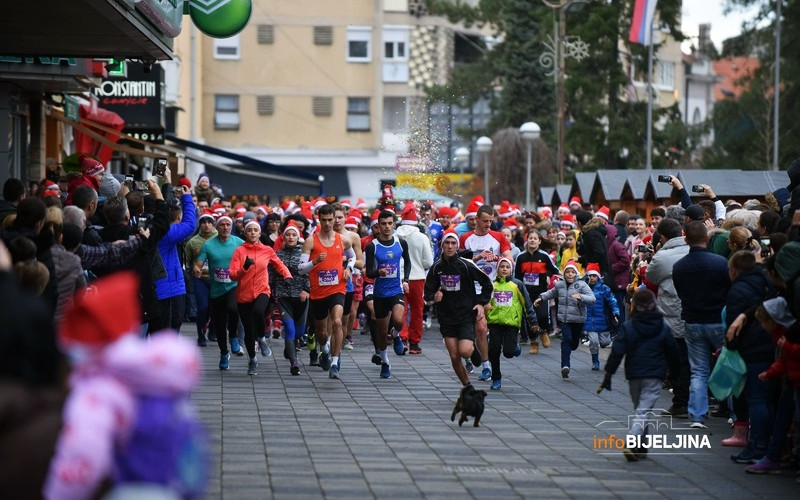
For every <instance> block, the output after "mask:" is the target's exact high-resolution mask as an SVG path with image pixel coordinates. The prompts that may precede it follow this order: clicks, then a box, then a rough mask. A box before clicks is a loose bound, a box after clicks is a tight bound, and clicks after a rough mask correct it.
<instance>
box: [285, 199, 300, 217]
mask: <svg viewBox="0 0 800 500" xmlns="http://www.w3.org/2000/svg"><path fill="white" fill-rule="evenodd" d="M295 208H297V203H295V202H293V201H290V200H286V201H284V202H283V203H281V210H283V213H285V214H293V213H294V209H295Z"/></svg>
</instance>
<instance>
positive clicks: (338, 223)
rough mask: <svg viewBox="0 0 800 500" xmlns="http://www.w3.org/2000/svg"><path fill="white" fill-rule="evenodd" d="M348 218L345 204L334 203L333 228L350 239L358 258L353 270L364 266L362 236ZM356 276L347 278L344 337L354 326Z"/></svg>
mask: <svg viewBox="0 0 800 500" xmlns="http://www.w3.org/2000/svg"><path fill="white" fill-rule="evenodd" d="M346 219H347V211H346V208H345V206H344V205H342V204H341V203H334V204H333V230H334V232H336V233H338V234H339V236H341V238H342V241H349V242H350V246H351V248H352V249H353V251H354V252H355V253H356V260H355V264H354V266H353V271H355V270H356V269H361V268H362V267H364V259H362V257H361V255H362V254H361V238H360V237H359V236H358V234H357V233H354V232H352V231H349V230H348V229H347V228H346V227H345V224H344V223H345V220H346ZM353 278H354V276H353V275H352V274H351V276H350V278H348V280H347V288H346V289H345V295H344V308H343V312H342V332H343V334H344V338H345V339H347V338H348V337H349V335H350V331H351V330H352V328H353V322H352V321H351V318H350V310H351V309H352V308H353V296H354V295H355V287H354V284H353ZM348 345H349V343H346V344H345V347H346V346H348ZM346 348H347V347H346ZM349 348H350V349H352V347H349Z"/></svg>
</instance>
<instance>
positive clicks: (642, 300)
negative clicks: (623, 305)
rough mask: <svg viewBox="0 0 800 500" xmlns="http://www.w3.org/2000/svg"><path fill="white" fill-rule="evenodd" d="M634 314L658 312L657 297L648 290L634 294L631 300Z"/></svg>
mask: <svg viewBox="0 0 800 500" xmlns="http://www.w3.org/2000/svg"><path fill="white" fill-rule="evenodd" d="M631 303H632V304H633V312H650V311H655V310H656V296H655V294H654V293H653V292H651V291H650V290H648V289H647V288H642V289H641V290H638V291H637V292H636V293H634V294H633V299H631Z"/></svg>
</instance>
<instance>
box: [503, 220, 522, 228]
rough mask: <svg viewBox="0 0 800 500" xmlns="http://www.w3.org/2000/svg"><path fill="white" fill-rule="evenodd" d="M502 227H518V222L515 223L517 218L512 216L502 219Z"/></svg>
mask: <svg viewBox="0 0 800 500" xmlns="http://www.w3.org/2000/svg"><path fill="white" fill-rule="evenodd" d="M503 227H507V228H509V229H511V230H514V229H519V224H518V223H517V219H515V218H514V217H509V218H507V219H506V220H504V221H503Z"/></svg>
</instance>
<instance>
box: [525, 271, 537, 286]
mask: <svg viewBox="0 0 800 500" xmlns="http://www.w3.org/2000/svg"><path fill="white" fill-rule="evenodd" d="M522 282H523V283H524V284H526V285H530V286H537V285H538V284H539V273H525V274H523V275H522Z"/></svg>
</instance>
